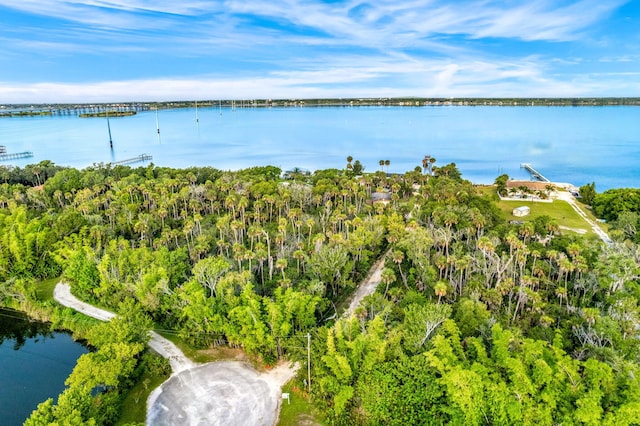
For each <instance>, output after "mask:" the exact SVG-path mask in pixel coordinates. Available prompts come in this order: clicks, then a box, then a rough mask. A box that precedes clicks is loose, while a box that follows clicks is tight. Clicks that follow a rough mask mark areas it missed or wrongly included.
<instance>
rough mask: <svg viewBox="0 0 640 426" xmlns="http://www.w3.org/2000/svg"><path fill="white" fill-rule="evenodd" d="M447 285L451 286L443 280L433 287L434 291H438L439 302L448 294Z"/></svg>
mask: <svg viewBox="0 0 640 426" xmlns="http://www.w3.org/2000/svg"><path fill="white" fill-rule="evenodd" d="M447 287H449V286H448V285H447V282H446V281H443V280H440V281H438V282H437V283H436V285H435V286H434V287H433V291H434V292H435V293H436V296H438V303H440V300H441V299H442V298H443V297H444V296H446V295H447Z"/></svg>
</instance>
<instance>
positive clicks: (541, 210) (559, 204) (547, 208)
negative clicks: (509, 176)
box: [498, 200, 595, 236]
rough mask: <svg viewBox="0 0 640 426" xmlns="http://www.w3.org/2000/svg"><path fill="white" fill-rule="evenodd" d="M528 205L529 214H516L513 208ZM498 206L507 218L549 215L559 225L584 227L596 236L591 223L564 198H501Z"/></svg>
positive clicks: (524, 219) (575, 227) (588, 232)
mask: <svg viewBox="0 0 640 426" xmlns="http://www.w3.org/2000/svg"><path fill="white" fill-rule="evenodd" d="M520 206H527V207H529V209H531V212H530V213H529V214H528V215H527V216H522V217H520V216H514V215H513V209H515V208H516V207H520ZM498 207H499V208H500V210H502V212H503V214H504V217H505V219H506V220H508V221H509V220H521V221H525V222H527V221H532V220H533V219H535V218H537V217H540V216H549V217H551V218H553V219H555V220H556V222H557V223H558V225H560V226H563V227H566V228H570V229H572V230H578V229H582V230H584V231H586V234H587V235H593V236H595V233H594V232H593V231H592V230H591V225H589V224H588V223H587V222H586V221H585V220H584V219H583V218H582V216H580V215H579V214H578V213H577V212H576V211H575V210H574V209H573V207H571V205H570V204H569V203H567V202H566V201H563V200H555V201H553V202H551V203H542V202H535V201H529V200H500V201H498Z"/></svg>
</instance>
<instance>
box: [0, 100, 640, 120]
mask: <svg viewBox="0 0 640 426" xmlns="http://www.w3.org/2000/svg"><path fill="white" fill-rule="evenodd" d="M196 102H197V106H199V107H202V108H215V107H219V108H233V109H241V108H265V107H266V108H270V107H356V106H399V107H413V108H415V107H424V106H498V107H513V106H518V107H522V106H547V107H549V106H566V107H589V106H640V98H637V97H631V98H616V97H602V98H596V97H591V98H470V97H465V98H424V97H398V98H394V97H381V98H323V99H313V98H312V99H202V100H201V99H197V100H196V99H194V100H182V101H158V102H152V101H134V102H103V103H38V104H4V105H0V117H1V116H5V117H6V116H32V115H41V114H46V113H47V111H52V110H56V109H86V108H115V109H117V108H128V107H135V109H138V110H150V109H156V108H157V109H175V108H194V107H196Z"/></svg>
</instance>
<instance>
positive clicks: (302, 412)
mask: <svg viewBox="0 0 640 426" xmlns="http://www.w3.org/2000/svg"><path fill="white" fill-rule="evenodd" d="M299 386H300V384H299V383H295V381H291V382H289V383H287V384H286V385H284V387H283V388H282V392H283V393H289V401H290V403H289V402H287V400H282V405H281V408H280V417H279V418H278V424H277V426H292V425H296V426H297V425H304V426H322V425H324V424H325V423H323V422H321V421H320V420H318V418H317V417H316V416H314V414H313V405H312V404H310V403H309V402H308V401H307V392H306V391H304V390H302V389H300V387H299Z"/></svg>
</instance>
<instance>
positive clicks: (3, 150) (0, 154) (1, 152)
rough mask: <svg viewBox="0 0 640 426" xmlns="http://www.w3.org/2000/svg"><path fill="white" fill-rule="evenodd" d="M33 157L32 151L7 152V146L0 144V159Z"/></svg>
mask: <svg viewBox="0 0 640 426" xmlns="http://www.w3.org/2000/svg"><path fill="white" fill-rule="evenodd" d="M30 157H33V152H31V151H25V152H16V153H13V154H10V153H7V147H5V146H0V161H9V160H19V159H21V158H30Z"/></svg>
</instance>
